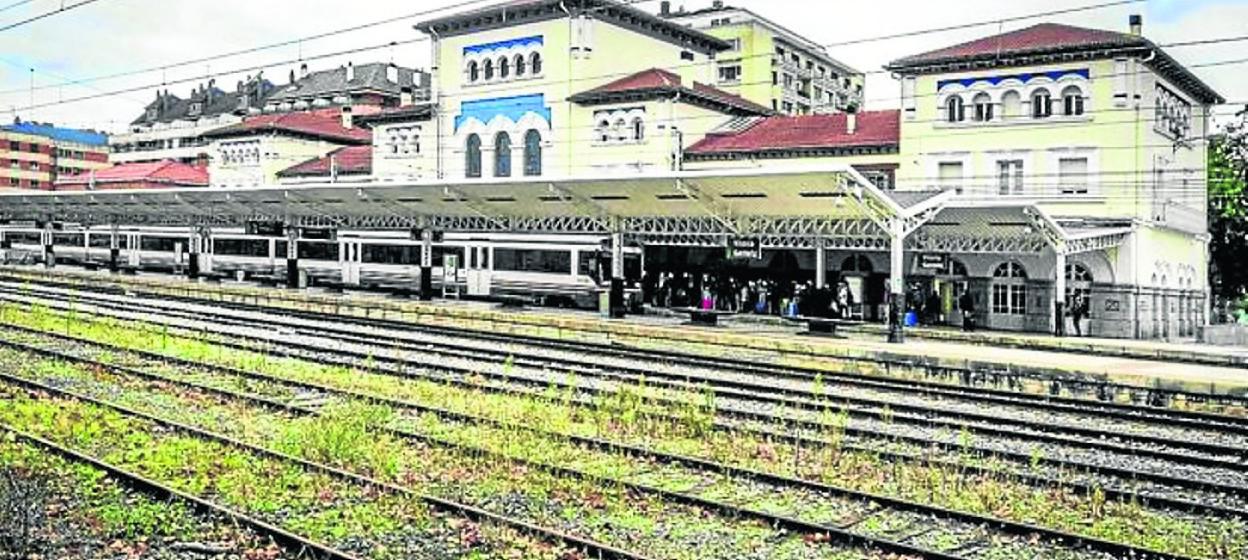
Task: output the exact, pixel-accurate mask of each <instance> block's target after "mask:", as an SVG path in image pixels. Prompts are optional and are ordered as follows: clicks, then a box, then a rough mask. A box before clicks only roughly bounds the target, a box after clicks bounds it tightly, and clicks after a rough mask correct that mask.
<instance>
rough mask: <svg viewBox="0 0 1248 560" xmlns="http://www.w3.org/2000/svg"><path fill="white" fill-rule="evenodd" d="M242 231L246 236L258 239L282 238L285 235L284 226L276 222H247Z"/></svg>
mask: <svg viewBox="0 0 1248 560" xmlns="http://www.w3.org/2000/svg"><path fill="white" fill-rule="evenodd" d="M243 231H244V233H246V234H247V235H256V236H259V237H284V236H285V235H286V224H283V223H282V222H276V221H265V222H247V225H246V226H245V227H244V229H243Z"/></svg>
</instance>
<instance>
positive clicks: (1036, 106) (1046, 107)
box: [1031, 89, 1053, 119]
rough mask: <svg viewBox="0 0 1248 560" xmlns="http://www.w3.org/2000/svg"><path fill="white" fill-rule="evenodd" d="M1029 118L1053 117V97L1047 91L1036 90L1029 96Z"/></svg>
mask: <svg viewBox="0 0 1248 560" xmlns="http://www.w3.org/2000/svg"><path fill="white" fill-rule="evenodd" d="M1031 116H1032V118H1036V119H1047V118H1049V117H1051V116H1053V96H1052V95H1050V94H1049V90H1047V89H1038V90H1036V92H1035V93H1033V94H1031Z"/></svg>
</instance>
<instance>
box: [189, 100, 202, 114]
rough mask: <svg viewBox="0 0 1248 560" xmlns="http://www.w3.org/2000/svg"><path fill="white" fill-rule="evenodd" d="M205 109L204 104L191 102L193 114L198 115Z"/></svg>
mask: <svg viewBox="0 0 1248 560" xmlns="http://www.w3.org/2000/svg"><path fill="white" fill-rule="evenodd" d="M203 110H204V104H203V103H200V102H195V103H191V115H192V116H194V115H198V114H200V113H201V112H203Z"/></svg>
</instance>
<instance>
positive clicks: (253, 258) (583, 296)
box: [0, 227, 642, 308]
mask: <svg viewBox="0 0 1248 560" xmlns="http://www.w3.org/2000/svg"><path fill="white" fill-rule="evenodd" d="M0 232H2V233H0V235H2V236H3V238H4V244H3V245H4V247H6V250H7V254H6V258H7V259H8V260H10V261H15V260H22V259H23V258H24V259H25V260H27V261H32V260H38V259H41V258H42V255H43V246H42V243H41V239H42V231H41V230H39V229H36V228H34V227H6V228H0ZM313 237H322V236H320V235H314V236H313ZM323 237H324V238H307V239H300V240H299V241H298V257H299V269H300V271H301V272H302V273H303V274H305V275H306V278H307V279H308V281H309V283H311V284H313V285H316V284H318V283H319V284H335V285H336V284H346V285H359V286H361V287H362V288H366V289H367V288H387V289H410V290H416V289H418V288H419V286H420V255H421V242H420V241H418V240H414V239H412V236H411V234H410V233H408V232H394V231H349V230H342V231H337V232H333V234H332V235H325V236H323ZM110 238H111V234H110V232H109V230H107V229H101V228H96V229H87V230H82V229H75V230H72V231H55V232H53V255H54V258H55V259H56V262H57V263H61V264H70V265H79V266H87V267H104V266H107V265H108V262H109V253H110V243H111V239H110ZM604 240H605V238H604V237H603V236H594V235H579V236H578V235H545V236H543V235H533V234H467V233H447V234H445V236H444V238H443V239H441V240H440V241H437V242H435V243H433V263H432V264H433V273H432V284H433V287H434V289H435V290H437V291H440V292H443V293H447V294H451V295H459V296H466V297H474V298H488V297H493V296H519V297H525V298H530V299H532V300H533V301H534V302H535V303H539V304H543V305H558V306H576V307H587V308H588V307H596V306H597V301H598V297H599V293H600V291H601V290H602V289H603V288H604V287H605V284H606V282H605V278H606V277H607V276H608V275H609V271H610V270H611V267H610V255H609V253H608V252H604V251H603V242H604ZM118 241H119V245H120V251H119V256H118V264H119V266H121V267H123V268H126V269H130V270H142V271H154V272H172V273H181V272H184V271H185V270H186V267H187V266H188V264H189V262H190V246H191V239H190V234H189V233H188V232H187V231H186V230H184V229H170V228H140V229H136V228H125V229H122V230H120V231H119V235H118ZM288 243H289V241H288V240H287V239H286V238H275V237H264V236H258V235H248V234H246V233H244V232H243V230H241V229H237V228H234V229H219V230H215V231H214V232H213V235H212V247H211V249H210V250H206V251H205V254H204V255H202V256H201V265H200V267H201V269H203V270H211V271H212V272H213V273H217V274H223V275H227V276H230V277H235V276H238V275H239V274H240V273H241V275H242V276H243V277H244V278H256V277H269V278H282V279H284V278H285V275H286V255H287V251H288ZM132 248H134V249H135V250H132ZM625 273H626V278H627V279H628V280H629V281H630V282H631V283H633V284H634V285H638V283H639V281H640V278H641V274H642V271H641V251H640V250H639V249H635V248H629V249H626V250H625Z"/></svg>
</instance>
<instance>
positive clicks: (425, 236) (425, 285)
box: [420, 227, 433, 301]
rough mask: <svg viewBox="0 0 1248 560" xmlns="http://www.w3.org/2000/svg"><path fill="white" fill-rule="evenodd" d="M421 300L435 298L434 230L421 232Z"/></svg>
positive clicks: (426, 229) (425, 229) (427, 229)
mask: <svg viewBox="0 0 1248 560" xmlns="http://www.w3.org/2000/svg"><path fill="white" fill-rule="evenodd" d="M420 300H421V301H432V300H433V230H431V229H429V228H428V227H425V228H422V230H421V232H420Z"/></svg>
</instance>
